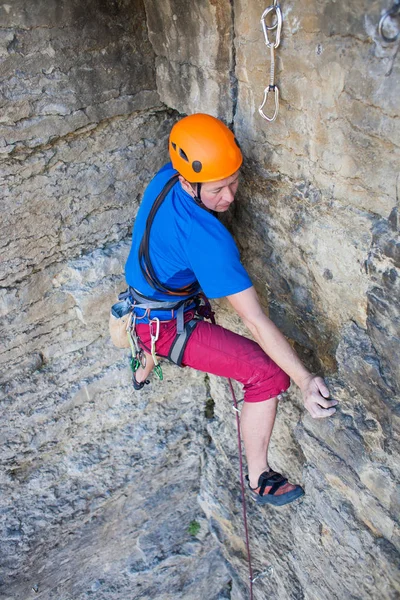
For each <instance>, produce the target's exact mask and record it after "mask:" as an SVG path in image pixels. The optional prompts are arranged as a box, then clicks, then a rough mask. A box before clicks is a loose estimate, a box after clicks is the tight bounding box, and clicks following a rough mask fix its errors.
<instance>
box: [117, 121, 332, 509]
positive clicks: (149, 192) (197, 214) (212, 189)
mask: <svg viewBox="0 0 400 600" xmlns="http://www.w3.org/2000/svg"><path fill="white" fill-rule="evenodd" d="M169 154H170V158H171V163H168V164H167V165H165V166H164V167H163V168H162V169H161V170H160V171H159V172H158V173H157V174H156V175H155V177H154V178H153V180H152V181H151V182H150V184H149V185H148V187H147V189H146V191H145V194H144V197H143V201H142V203H141V206H140V209H139V212H138V214H137V217H136V221H135V226H134V230H133V238H132V247H131V251H130V254H129V257H128V260H127V263H126V269H125V272H126V281H127V284H128V286H129V288H128V290H129V292H130V294H131V299H132V301H133V302H134V303H135V308H134V312H135V320H136V324H135V330H136V336H137V340H138V341H139V345H140V346H141V348H142V349H143V350H144V352H145V356H146V364H145V365H143V364H142V365H140V366H138V369H137V371H136V372H135V373H134V377H133V383H134V386H135V388H136V389H140V388H141V387H143V385H144V384H145V383H146V382H147V379H146V378H147V377H148V375H149V373H150V371H151V370H152V368H153V366H154V358H155V350H156V352H157V355H158V356H161V357H166V358H170V357H171V354H172V348H173V346H174V344H175V345H176V342H177V340H178V342H179V343H178V346H179V352H178V354H179V358H178V359H175V360H174V359H173V360H174V362H176V363H177V364H180V365H182V366H188V367H192V368H194V369H197V370H200V371H203V372H207V373H212V374H215V375H219V376H222V377H229V378H232V379H235V380H237V381H239V382H240V383H242V384H243V388H244V403H243V408H242V411H241V430H242V435H243V441H244V446H245V451H246V458H247V464H248V482H249V488H250V493H251V494H252V497H253V499H254V500H256V502H257V503H259V504H273V505H278V506H280V505H283V504H287V503H289V502H292V501H293V500H295V499H296V498H298V497H300V496H302V495H303V494H304V491H303V489H302V488H301V487H300V486H299V485H293V484H291V483H289V482H288V480H287V479H286V478H284V477H283V476H282V475H280V474H279V473H276V472H275V471H273V470H272V469H271V468H270V465H269V462H268V445H269V441H270V437H271V433H272V429H273V426H274V421H275V415H276V411H277V404H278V396H280V394H282V393H283V392H284V391H286V390H287V389H288V387H289V385H290V379H292V380H293V381H294V382H295V383H296V384H297V385H298V386H299V388H300V390H301V392H302V396H303V400H304V405H305V407H306V409H307V410H308V411H309V412H310V414H311V415H312V416H313V417H314V418H324V417H329V416H330V415H332V414H333V413H334V412H335V408H333V407H334V406H335V405H336V404H337V402H336V401H333V400H329V399H328V398H329V391H328V388H327V386H326V385H325V383H324V380H323V379H322V378H321V377H316V376H314V375H313V374H311V373H310V372H309V371H308V370H307V369H306V368H305V366H304V365H303V364H302V362H301V361H300V359H299V358H298V357H297V355H296V353H295V352H294V350H293V349H292V347H291V346H290V344H289V343H288V342H287V341H286V339H285V337H284V336H283V334H282V333H281V332H280V331H279V330H278V328H277V327H276V326H275V325H274V324H273V323H272V321H271V320H270V319H269V318H268V317H267V316H266V315H265V314H264V312H263V310H262V308H261V306H260V302H259V299H258V297H257V293H256V291H255V289H254V287H253V285H252V282H251V280H250V277H249V275H248V274H247V272H246V270H245V268H244V267H243V265H242V264H241V262H240V255H239V251H238V249H237V247H236V244H235V242H234V240H233V237H232V236H231V234H230V233H229V232H228V230H227V229H226V228H225V227H224V225H222V223H221V222H220V221H219V220H218V218H217V215H218V213H222V212H225V211H227V210H228V208H229V206H230V205H231V204H232V202H233V201H234V199H235V194H236V192H237V189H238V186H239V170H240V167H241V164H242V160H243V158H242V154H241V151H240V149H239V146H238V144H237V141H236V139H235V137H234V135H233V133H232V132H231V131H230V130H229V129H228V128H227V127H226V126H225V125H224V124H223V123H222V122H221V121H220V120H218V119H216V118H214V117H211V116H209V115H205V114H194V115H190V116H187V117H184V118H183V119H181V120H180V121H178V122H177V123H176V124H175V125H174V127H173V128H172V130H171V134H170V138H169ZM150 230H151V233H150ZM201 292H202V293H203V294H204V295H205V296H206V297H208V298H222V297H226V298H227V299H228V301H229V303H230V305H231V306H232V307H233V309H234V310H235V311H236V313H237V314H238V315H239V317H240V318H241V319H242V321H243V323H244V324H245V325H246V326H247V328H248V329H249V330H250V332H251V333H252V335H253V337H254V339H255V340H256V341H252V340H250V339H248V338H246V337H243V336H240V335H237V334H235V333H233V332H231V331H229V330H227V329H224V328H223V327H220V326H218V325H215V324H213V323H209V322H208V321H206V320H199V319H196V310H199V312H200V313H201V308H203V315H204V303H205V302H207V301H206V300H205V299H204V298H203V300H199V294H200V293H201ZM199 305H200V308H199ZM206 308H207V304H206ZM206 316H210V311H209V313H208V315H206ZM156 326H157V327H156ZM156 328H158V329H159V331H157V333H156V332H155V329H156ZM154 340H156V342H155V343H154ZM182 340H183V342H182ZM152 346H153V347H152ZM175 354H176V353H175Z"/></svg>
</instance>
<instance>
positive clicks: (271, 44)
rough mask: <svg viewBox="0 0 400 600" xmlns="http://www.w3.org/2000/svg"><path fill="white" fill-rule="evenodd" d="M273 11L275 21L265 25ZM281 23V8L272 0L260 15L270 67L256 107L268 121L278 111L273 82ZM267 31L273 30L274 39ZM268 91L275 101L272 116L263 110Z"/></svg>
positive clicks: (276, 93)
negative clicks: (259, 102)
mask: <svg viewBox="0 0 400 600" xmlns="http://www.w3.org/2000/svg"><path fill="white" fill-rule="evenodd" d="M273 13H275V15H276V21H275V22H274V23H273V24H272V25H267V22H266V19H267V17H268V15H270V14H271V16H273ZM282 23H283V17H282V11H281V8H280V6H279V4H277V0H274V3H273V4H272V5H271V6H268V8H266V9H265V10H264V12H263V14H262V17H261V25H262V28H263V32H264V38H265V45H266V46H267V48H269V51H270V60H271V67H270V76H269V85H268V86H267V87H266V88H265V90H264V98H263V101H262V104H261V105H260V107H259V109H258V112H259V113H260V115H261V116H262V118H263V119H265V120H266V121H269V122H270V123H271V122H272V121H275V119H276V117H277V116H278V112H279V88H278V86H277V85H276V84H275V50H276V48H278V46H279V44H280V41H281V31H282ZM269 31H275V41H274V40H270V39H269V37H268V32H269ZM270 93H273V94H274V101H275V109H274V113H273V115H272V117H269V116H268V115H266V114H265V112H264V110H263V109H264V106H265V107H266V104H267V102H268V96H269V94H270Z"/></svg>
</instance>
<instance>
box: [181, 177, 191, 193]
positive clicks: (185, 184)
mask: <svg viewBox="0 0 400 600" xmlns="http://www.w3.org/2000/svg"><path fill="white" fill-rule="evenodd" d="M179 182H180V184H181V186H182V188H183V189H184V190H185V192H187V193H188V194H190V195H191V196H193V194H194V190H193V188H192V186H191V184H190V183H189V182H188V181H187V180H186V179H185V178H184V177H182V175H179Z"/></svg>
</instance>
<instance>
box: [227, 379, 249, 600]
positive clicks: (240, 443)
mask: <svg viewBox="0 0 400 600" xmlns="http://www.w3.org/2000/svg"><path fill="white" fill-rule="evenodd" d="M228 382H229V387H230V390H231V394H232V403H233V404H232V406H233V409H234V411H235V414H236V429H237V436H238V446H239V469H240V487H241V490H242V508H243V522H244V533H245V537H246V548H247V560H248V563H249V581H250V600H253V583H254V579H253V567H252V564H251V553H250V542H249V528H248V525H247V507H246V492H245V488H244V474H243V456H242V437H241V435H240V418H239V409H238V402H237V400H236V394H235V391H234V389H233V385H232V381H231V380H230V379H228Z"/></svg>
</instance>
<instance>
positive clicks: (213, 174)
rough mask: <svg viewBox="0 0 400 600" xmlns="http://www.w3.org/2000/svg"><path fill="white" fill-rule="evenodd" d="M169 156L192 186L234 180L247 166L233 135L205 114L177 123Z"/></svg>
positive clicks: (216, 120)
mask: <svg viewBox="0 0 400 600" xmlns="http://www.w3.org/2000/svg"><path fill="white" fill-rule="evenodd" d="M169 155H170V157H171V161H172V165H173V167H174V169H176V170H177V171H178V173H180V174H181V175H182V176H183V177H184V178H185V179H186V180H187V181H189V182H191V183H206V182H208V181H219V180H220V179H225V178H226V177H230V175H233V173H235V172H236V171H237V170H238V169H239V167H240V165H241V164H242V162H243V157H242V153H241V152H240V148H239V145H238V143H237V141H236V138H235V136H234V135H233V133H232V131H231V130H230V129H228V127H227V126H226V125H224V123H222V121H220V120H219V119H216V118H215V117H212V116H211V115H205V114H201V113H198V114H195V115H189V116H188V117H184V118H183V119H181V120H180V121H178V122H177V123H175V125H174V126H173V128H172V130H171V134H170V136H169Z"/></svg>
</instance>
